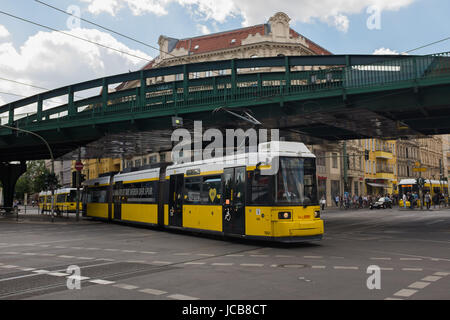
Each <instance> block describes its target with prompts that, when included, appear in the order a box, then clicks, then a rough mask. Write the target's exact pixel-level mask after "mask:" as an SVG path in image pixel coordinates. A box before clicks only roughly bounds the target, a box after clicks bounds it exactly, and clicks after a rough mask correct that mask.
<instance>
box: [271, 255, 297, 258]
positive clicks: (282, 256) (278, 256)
mask: <svg viewBox="0 0 450 320" xmlns="http://www.w3.org/2000/svg"><path fill="white" fill-rule="evenodd" d="M275 257H277V258H293V257H294V256H288V255H284V254H277V255H276V256H275Z"/></svg>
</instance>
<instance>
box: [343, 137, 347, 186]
mask: <svg viewBox="0 0 450 320" xmlns="http://www.w3.org/2000/svg"><path fill="white" fill-rule="evenodd" d="M342 153H343V159H344V161H343V163H344V192H347V190H348V168H347V164H348V156H347V141H344V145H343V147H342Z"/></svg>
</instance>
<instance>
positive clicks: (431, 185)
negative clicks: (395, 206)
mask: <svg viewBox="0 0 450 320" xmlns="http://www.w3.org/2000/svg"><path fill="white" fill-rule="evenodd" d="M398 192H399V206H400V207H403V206H404V205H403V199H402V197H403V195H404V194H408V193H417V194H419V185H418V184H417V181H416V179H403V180H401V181H400V183H399V184H398ZM427 192H429V193H430V195H431V199H432V204H434V200H433V199H435V196H436V195H440V194H442V195H444V201H445V202H446V203H448V192H449V189H448V182H447V181H443V180H441V181H439V180H427V179H425V184H424V186H423V188H422V194H423V195H425V194H426V193H427ZM420 202H421V199H418V200H417V205H418V206H420ZM436 204H437V203H436ZM410 205H411V204H410V202H409V201H407V202H406V206H407V207H409V206H410Z"/></svg>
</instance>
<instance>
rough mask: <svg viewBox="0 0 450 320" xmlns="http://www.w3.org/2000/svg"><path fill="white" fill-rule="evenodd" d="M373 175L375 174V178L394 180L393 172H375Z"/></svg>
mask: <svg viewBox="0 0 450 320" xmlns="http://www.w3.org/2000/svg"><path fill="white" fill-rule="evenodd" d="M375 176H376V178H377V179H383V180H394V174H393V173H387V172H377V173H376V175H375Z"/></svg>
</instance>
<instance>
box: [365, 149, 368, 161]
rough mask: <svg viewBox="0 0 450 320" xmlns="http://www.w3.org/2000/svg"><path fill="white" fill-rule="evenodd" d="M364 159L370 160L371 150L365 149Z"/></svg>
mask: <svg viewBox="0 0 450 320" xmlns="http://www.w3.org/2000/svg"><path fill="white" fill-rule="evenodd" d="M364 159H365V160H369V150H364Z"/></svg>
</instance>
